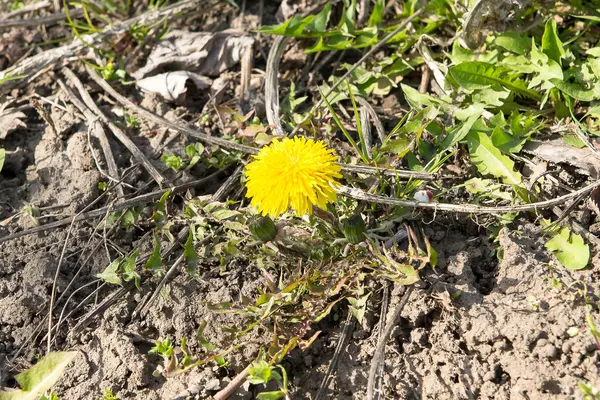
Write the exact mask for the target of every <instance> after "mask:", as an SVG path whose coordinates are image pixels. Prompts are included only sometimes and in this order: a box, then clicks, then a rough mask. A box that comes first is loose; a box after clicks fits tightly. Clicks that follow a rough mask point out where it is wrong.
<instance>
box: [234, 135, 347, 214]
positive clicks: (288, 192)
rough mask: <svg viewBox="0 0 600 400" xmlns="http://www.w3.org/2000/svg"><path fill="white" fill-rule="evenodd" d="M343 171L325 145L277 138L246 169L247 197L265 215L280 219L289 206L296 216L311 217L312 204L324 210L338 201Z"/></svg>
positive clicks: (296, 139) (299, 139) (302, 138)
mask: <svg viewBox="0 0 600 400" xmlns="http://www.w3.org/2000/svg"><path fill="white" fill-rule="evenodd" d="M340 170H341V168H340V166H339V165H337V163H336V156H335V155H334V154H333V152H332V150H330V149H327V148H326V147H325V144H324V143H323V142H315V141H313V140H310V139H309V140H307V139H306V138H304V137H298V136H296V137H295V138H293V139H289V138H285V139H283V140H281V141H280V140H277V139H275V140H273V142H271V144H269V145H268V146H265V147H263V148H262V149H260V151H259V152H258V155H256V156H254V161H253V162H251V163H250V164H248V166H247V167H246V188H247V189H248V192H247V194H246V197H250V198H252V200H251V204H252V205H253V206H254V207H256V208H257V209H258V210H259V211H260V212H261V214H263V215H267V214H269V215H271V216H273V217H278V216H279V215H280V214H281V213H283V212H286V211H287V210H288V209H289V208H290V207H291V208H292V209H294V211H296V215H303V214H305V213H309V214H310V213H311V212H312V206H313V205H316V206H318V207H320V208H325V207H326V205H327V203H330V202H333V201H335V199H336V188H335V183H336V182H335V179H336V178H340V177H341V176H342V175H341V174H340Z"/></svg>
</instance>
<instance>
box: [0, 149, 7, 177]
mask: <svg viewBox="0 0 600 400" xmlns="http://www.w3.org/2000/svg"><path fill="white" fill-rule="evenodd" d="M5 159H6V150H4V149H0V172H2V167H4V160H5Z"/></svg>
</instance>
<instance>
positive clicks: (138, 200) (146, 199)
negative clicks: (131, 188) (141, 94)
mask: <svg viewBox="0 0 600 400" xmlns="http://www.w3.org/2000/svg"><path fill="white" fill-rule="evenodd" d="M227 173H228V170H219V171H217V172H215V173H214V174H211V175H209V176H207V177H206V178H203V179H199V180H195V181H191V182H187V183H184V184H181V185H177V186H174V187H172V188H170V189H161V190H157V191H155V192H151V193H147V194H143V195H141V196H137V197H134V198H132V199H127V200H124V201H121V202H118V203H114V204H112V205H111V206H106V207H101V208H99V209H96V210H92V211H86V212H83V213H79V214H77V215H75V216H73V217H69V218H65V219H62V220H60V221H56V222H51V223H49V224H45V225H40V226H36V227H34V228H31V229H26V230H24V231H21V232H17V233H13V234H12V235H7V236H4V237H0V243H4V242H7V241H9V240H13V239H16V238H20V237H23V236H27V235H31V234H33V233H38V232H44V231H47V230H49V229H56V228H60V227H63V226H67V225H69V224H71V223H73V222H78V221H85V220H87V219H91V218H96V217H101V216H103V215H105V214H106V212H107V211H108V210H109V209H110V210H111V211H119V210H123V209H126V208H129V207H133V206H136V205H140V204H146V203H150V202H152V201H156V200H158V199H160V198H161V196H162V195H163V194H165V193H166V192H167V190H171V191H172V192H173V193H181V192H185V191H186V190H188V189H191V188H194V187H202V186H206V185H208V184H210V183H211V182H213V181H216V180H217V179H221V178H222V177H224V176H225V175H226V174H227ZM105 193H106V192H105ZM103 194H104V193H103ZM100 198H102V195H101V196H100V197H98V198H97V199H96V200H95V202H96V201H97V200H99V199H100ZM92 204H95V203H92Z"/></svg>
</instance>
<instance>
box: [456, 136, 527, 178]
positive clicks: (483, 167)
mask: <svg viewBox="0 0 600 400" xmlns="http://www.w3.org/2000/svg"><path fill="white" fill-rule="evenodd" d="M467 144H468V146H469V154H470V155H471V162H472V163H473V165H475V166H476V167H477V169H478V170H479V172H481V174H483V175H492V176H494V177H496V178H502V180H503V181H504V182H505V183H508V184H511V185H516V186H519V185H521V174H519V173H518V172H516V171H515V170H514V163H513V162H512V160H511V159H510V158H508V157H507V156H505V155H503V154H502V153H501V152H500V150H498V149H497V148H496V147H495V146H494V144H493V143H492V140H491V139H490V138H489V137H488V136H487V135H486V134H485V133H483V132H475V131H471V132H469V134H468V135H467Z"/></svg>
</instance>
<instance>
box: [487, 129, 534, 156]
mask: <svg viewBox="0 0 600 400" xmlns="http://www.w3.org/2000/svg"><path fill="white" fill-rule="evenodd" d="M491 139H492V143H493V144H494V146H496V147H497V148H499V149H500V150H502V151H503V152H504V153H518V152H519V151H521V149H522V148H523V145H524V144H525V142H526V141H527V137H518V136H513V135H511V134H510V133H508V132H506V131H505V130H504V129H502V128H501V127H499V126H496V127H495V128H494V130H493V131H492V136H491Z"/></svg>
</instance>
